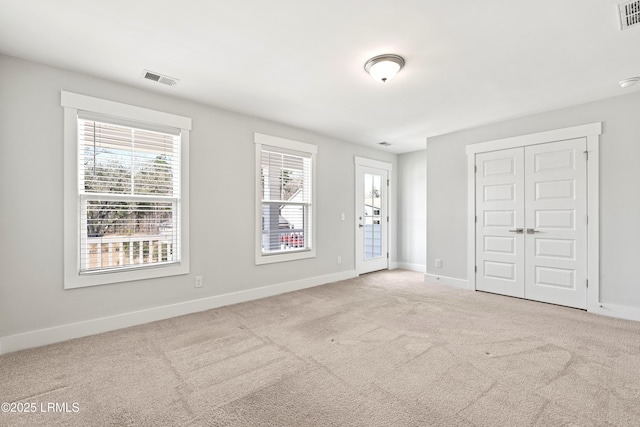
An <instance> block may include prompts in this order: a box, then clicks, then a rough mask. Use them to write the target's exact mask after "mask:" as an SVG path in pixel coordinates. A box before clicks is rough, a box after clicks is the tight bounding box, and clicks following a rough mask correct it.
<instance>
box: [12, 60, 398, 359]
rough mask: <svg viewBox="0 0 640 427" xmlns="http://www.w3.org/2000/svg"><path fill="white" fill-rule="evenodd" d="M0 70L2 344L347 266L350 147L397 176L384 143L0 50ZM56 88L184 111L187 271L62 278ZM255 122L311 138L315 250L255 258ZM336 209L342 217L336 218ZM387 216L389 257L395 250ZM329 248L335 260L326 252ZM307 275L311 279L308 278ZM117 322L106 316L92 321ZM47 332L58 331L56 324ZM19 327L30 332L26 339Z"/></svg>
mask: <svg viewBox="0 0 640 427" xmlns="http://www.w3.org/2000/svg"><path fill="white" fill-rule="evenodd" d="M0 75H1V76H2V78H1V79H0V185H1V192H0V207H1V208H2V211H1V212H2V220H1V221H0V249H1V254H0V338H2V337H5V339H4V340H2V339H0V345H1V344H2V342H4V346H5V347H4V351H11V350H12V349H15V348H16V347H20V346H28V345H29V344H30V343H31V344H33V343H34V342H32V341H33V340H35V341H38V340H40V342H39V343H41V342H42V340H44V339H45V338H46V337H44V335H46V334H44V335H43V334H40V335H38V334H35V335H33V334H32V335H29V333H31V332H34V331H42V330H43V329H45V328H55V327H58V326H61V325H69V324H74V323H76V322H80V323H82V322H87V321H92V320H95V319H101V318H107V320H108V319H111V318H112V317H113V316H117V315H119V314H126V313H132V312H138V311H141V310H147V309H151V310H153V309H156V308H158V307H163V306H168V305H175V304H180V303H188V302H190V301H195V300H200V299H202V298H209V297H213V296H216V295H223V294H229V293H233V292H239V291H248V290H252V289H256V288H259V287H263V286H267V285H276V284H283V283H291V282H294V283H303V284H307V285H308V284H309V283H317V282H318V281H322V280H323V279H325V278H337V277H343V276H349V275H350V274H354V269H355V260H354V257H355V255H354V254H355V247H354V233H355V232H354V224H355V221H354V220H353V218H354V216H355V212H354V202H353V200H354V185H353V183H354V181H355V175H354V173H355V166H354V156H356V155H357V156H362V157H369V158H372V159H376V160H381V161H386V162H390V163H392V164H393V176H392V179H393V181H396V179H395V178H396V177H395V174H396V171H397V156H396V155H394V154H389V153H385V152H382V151H380V150H375V149H369V148H367V147H363V146H359V145H354V144H349V143H346V142H343V141H338V140H335V139H331V138H328V137H325V136H321V135H318V134H315V133H311V132H308V131H305V130H301V129H296V128H292V127H288V126H284V125H280V124H277V123H273V122H268V121H264V120H260V119H257V118H253V117H247V116H243V115H240V114H235V113H230V112H226V111H223V110H219V109H215V108H211V107H208V106H204V105H201V104H197V103H193V102H189V101H186V100H182V99H179V98H175V97H170V96H167V95H164V94H162V93H160V92H163V93H166V94H173V93H179V87H177V88H174V89H172V88H160V89H157V87H156V89H154V90H156V92H152V91H146V90H140V89H137V88H133V87H129V86H124V85H121V84H117V83H113V82H110V81H106V80H102V79H98V78H94V77H89V76H86V75H82V74H78V73H74V72H70V71H64V70H59V69H55V68H50V67H47V66H43V65H40V64H36V63H33V62H27V61H23V60H19V59H15V58H11V57H7V56H0ZM150 87H151V86H150ZM60 90H66V91H71V92H76V93H81V94H86V95H90V96H95V97H102V98H105V99H109V100H114V101H118V102H122V103H127V104H131V105H137V106H141V107H147V108H153V109H157V110H160V111H166V112H170V113H174V114H179V115H183V116H187V117H191V118H192V119H193V130H192V133H191V153H190V155H191V159H190V161H191V169H190V171H189V173H190V179H191V206H190V212H191V215H190V216H191V218H190V220H191V223H190V226H191V274H189V275H186V276H176V277H169V278H162V279H154V280H144V281H138V282H128V283H121V284H114V285H104V286H94V287H90V288H81V289H73V290H64V289H63V259H62V252H63V251H62V248H63V246H62V245H63V229H62V225H63V218H62V214H63V109H62V108H61V107H60ZM254 132H259V133H264V134H269V135H275V136H279V137H283V138H288V139H294V140H299V141H303V142H307V143H311V144H317V146H318V155H317V168H318V169H317V205H318V206H317V231H318V233H317V236H316V237H317V240H316V242H317V257H316V258H314V259H307V260H300V261H294V262H286V263H278V264H270V265H262V266H255V265H254V248H253V245H254V218H253V215H254V212H255V210H254V206H253V205H254V173H255V172H254V168H255V165H254V158H255V156H254V150H255V147H254V142H253V141H254V137H253V134H254ZM393 193H394V194H395V193H396V192H395V191H394V192H393ZM396 203H397V197H396V196H393V199H392V200H391V204H392V206H395V204H396ZM342 212H344V213H345V214H346V220H345V221H341V220H340V214H341V213H342ZM394 214H395V207H394V208H393V209H392V215H394ZM394 216H395V215H394ZM394 224H395V222H394V223H392V233H391V236H392V240H391V242H390V244H391V245H390V246H391V248H390V249H391V253H392V259H391V261H392V262H395V261H396V259H395V254H396V253H397V244H396V233H395V228H394ZM339 255H340V256H341V257H342V260H343V261H342V264H341V265H338V264H337V262H336V258H337V256H339ZM196 275H202V276H204V287H203V288H201V289H195V288H194V277H195V276H196ZM310 278H320V279H318V280H315V282H314V280H309V279H310ZM249 294H250V295H255V294H251V293H249ZM249 294H247V295H249ZM243 295H244V294H243ZM238 298H239V297H238ZM205 305H206V304H205ZM193 306H195V305H193ZM203 306H204V305H200V306H199V307H203ZM190 307H191V306H190ZM176 312H179V310H178V311H173V313H176ZM140 318H145V317H144V316H143V315H141V316H140ZM117 323H118V322H116V321H115V320H114V321H113V322H111V323H110V322H109V321H104V322H102V324H101V325H102V326H101V328H103V329H105V328H106V329H108V327H109V325H111V324H113V325H116V324H117ZM126 323H127V322H126V321H125V322H121V323H119V324H120V325H121V326H122V325H125V324H126ZM80 329H82V331H84V332H92V331H95V328H94V329H92V328H91V327H88V328H76V332H74V333H75V334H77V335H81V334H84V332H82V333H81V332H78V331H79V330H80ZM63 332H64V331H63ZM15 334H18V335H20V334H22V335H21V336H23V335H24V336H23V338H25V339H23V340H21V341H20V345H18V344H15V342H17V341H16V340H14V339H13V338H12V339H8V338H7V337H8V336H14V338H15ZM36 335H37V336H36ZM57 336H58V338H65V337H68V335H65V333H61V334H58V335H57ZM29 337H35V338H34V339H33V340H32V341H30V339H31V338H29ZM38 337H39V338H38ZM43 337H44V338H43ZM36 338H37V339H36ZM35 344H38V343H35ZM2 351H3V350H2V348H0V353H2Z"/></svg>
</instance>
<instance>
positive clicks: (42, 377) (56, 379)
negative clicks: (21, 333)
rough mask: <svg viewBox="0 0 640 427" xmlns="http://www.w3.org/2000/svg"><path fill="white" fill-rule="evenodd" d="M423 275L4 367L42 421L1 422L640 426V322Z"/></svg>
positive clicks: (350, 286) (38, 354)
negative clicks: (454, 285) (432, 281)
mask: <svg viewBox="0 0 640 427" xmlns="http://www.w3.org/2000/svg"><path fill="white" fill-rule="evenodd" d="M422 277H423V276H422V274H419V273H413V272H408V271H401V270H395V271H384V272H379V273H373V274H368V275H364V276H361V277H359V278H356V279H352V280H347V281H343V282H338V283H334V284H330V285H325V286H320V287H316V288H312V289H308V290H303V291H298V292H292V293H289V294H285V295H280V296H276V297H272V298H268V299H264V300H260V301H254V302H249V303H244V304H238V305H234V306H229V307H224V308H220V309H215V310H210V311H206V312H202V313H197V314H192V315H188V316H182V317H178V318H174V319H169V320H164V321H160V322H155V323H151V324H147V325H142V326H138V327H133V328H128V329H123V330H119V331H114V332H110V333H106V334H101V335H96V336H91V337H87V338H82V339H77V340H73V341H68V342H65V343H60V344H55V345H50V346H46V347H41V348H37V349H32V350H26V351H21V352H16V353H11V354H7V355H4V356H1V357H0V402H22V403H27V404H29V405H32V408H33V407H35V409H36V413H34V414H25V413H0V425H25V426H38V425H42V426H52V425H77V426H88V425H118V426H129V425H131V426H134V425H141V426H169V425H179V426H432V425H433V426H564V425H566V426H592V425H593V426H610V425H619V426H638V425H640V323H638V322H631V321H623V320H617V319H611V318H606V317H601V316H596V315H592V314H589V313H586V312H584V311H579V310H574V309H570V308H564V307H558V306H553V305H548V304H541V303H536V302H531V301H524V300H519V299H514V298H508V297H502V296H497V295H491V294H485V293H480V292H469V291H462V290H453V289H449V288H446V287H443V286H439V285H432V284H426V283H424V282H423V281H422ZM50 403H52V404H56V403H58V404H67V406H66V407H63V408H64V409H66V410H67V411H69V412H66V413H65V412H62V413H61V412H56V410H55V409H56V408H55V406H54V407H50V406H49V404H50ZM63 408H61V407H60V406H58V408H57V410H58V411H59V410H60V409H63ZM43 409H44V411H43Z"/></svg>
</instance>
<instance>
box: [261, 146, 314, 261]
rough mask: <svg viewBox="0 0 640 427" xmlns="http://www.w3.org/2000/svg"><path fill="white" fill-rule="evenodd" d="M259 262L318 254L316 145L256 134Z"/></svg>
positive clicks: (309, 256)
mask: <svg viewBox="0 0 640 427" xmlns="http://www.w3.org/2000/svg"><path fill="white" fill-rule="evenodd" d="M255 142H256V164H257V170H256V206H257V209H256V236H257V239H256V240H257V241H256V264H266V263H272V262H280V261H290V260H295V259H302V258H311V257H314V256H315V246H314V217H315V203H314V196H315V195H314V193H315V191H314V181H315V179H314V173H315V154H316V151H317V150H316V146H315V145H311V144H306V143H303V142H298V141H291V140H287V139H283V138H276V137H273V136H269V135H262V134H256V135H255Z"/></svg>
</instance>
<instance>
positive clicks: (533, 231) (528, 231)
mask: <svg viewBox="0 0 640 427" xmlns="http://www.w3.org/2000/svg"><path fill="white" fill-rule="evenodd" d="M539 232H540V230H535V229H533V228H527V234H533V233H539Z"/></svg>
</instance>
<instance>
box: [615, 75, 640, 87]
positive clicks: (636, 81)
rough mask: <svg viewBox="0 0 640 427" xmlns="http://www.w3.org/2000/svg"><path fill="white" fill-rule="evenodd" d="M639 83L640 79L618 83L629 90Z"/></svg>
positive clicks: (635, 78)
mask: <svg viewBox="0 0 640 427" xmlns="http://www.w3.org/2000/svg"><path fill="white" fill-rule="evenodd" d="M638 82H640V77H631V78H628V79H624V80H622V81H620V82H618V84H619V85H620V87H621V88H627V87H630V86H633V85H635V84H636V83H638Z"/></svg>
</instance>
